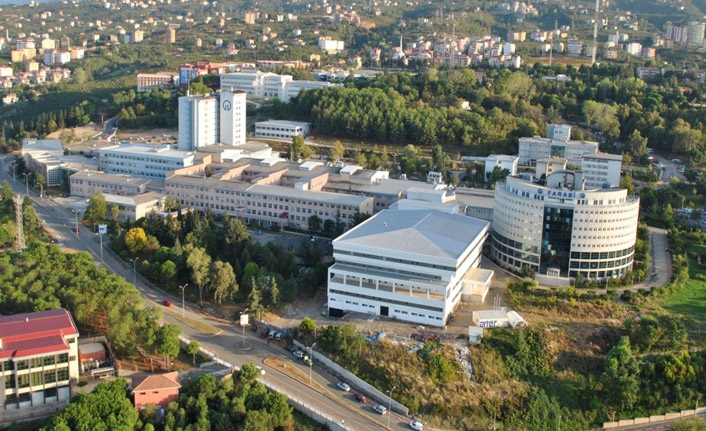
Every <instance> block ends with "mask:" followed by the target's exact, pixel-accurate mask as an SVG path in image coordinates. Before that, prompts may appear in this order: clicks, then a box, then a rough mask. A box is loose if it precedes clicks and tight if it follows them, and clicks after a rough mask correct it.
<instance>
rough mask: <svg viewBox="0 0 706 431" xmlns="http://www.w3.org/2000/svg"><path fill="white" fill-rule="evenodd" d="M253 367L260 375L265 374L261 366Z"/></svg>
mask: <svg viewBox="0 0 706 431" xmlns="http://www.w3.org/2000/svg"><path fill="white" fill-rule="evenodd" d="M255 368H257V370H258V371H259V372H260V375H261V376H264V375H265V370H263V369H262V367H261V366H259V365H256V366H255Z"/></svg>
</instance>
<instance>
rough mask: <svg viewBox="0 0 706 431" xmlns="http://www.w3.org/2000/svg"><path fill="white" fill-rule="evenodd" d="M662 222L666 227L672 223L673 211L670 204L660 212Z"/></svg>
mask: <svg viewBox="0 0 706 431" xmlns="http://www.w3.org/2000/svg"><path fill="white" fill-rule="evenodd" d="M662 220H664V222H665V223H666V224H667V225H671V224H672V223H673V222H674V209H672V205H671V204H667V205H666V206H665V207H664V211H663V212H662Z"/></svg>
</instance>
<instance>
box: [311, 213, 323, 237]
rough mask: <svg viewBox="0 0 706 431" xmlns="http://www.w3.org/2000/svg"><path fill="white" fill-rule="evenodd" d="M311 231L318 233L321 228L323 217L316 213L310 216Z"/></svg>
mask: <svg viewBox="0 0 706 431" xmlns="http://www.w3.org/2000/svg"><path fill="white" fill-rule="evenodd" d="M308 224H309V232H311V233H316V232H318V231H320V230H321V219H320V218H319V216H317V215H316V214H314V215H312V216H309V219H308Z"/></svg>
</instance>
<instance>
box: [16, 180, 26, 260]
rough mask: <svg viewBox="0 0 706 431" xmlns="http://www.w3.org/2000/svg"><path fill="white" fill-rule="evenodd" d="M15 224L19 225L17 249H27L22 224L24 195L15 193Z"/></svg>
mask: <svg viewBox="0 0 706 431" xmlns="http://www.w3.org/2000/svg"><path fill="white" fill-rule="evenodd" d="M15 225H16V226H17V249H18V250H24V249H25V232H24V226H23V225H22V195H21V194H19V193H18V194H16V195H15Z"/></svg>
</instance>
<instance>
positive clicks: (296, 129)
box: [255, 121, 311, 139]
mask: <svg viewBox="0 0 706 431" xmlns="http://www.w3.org/2000/svg"><path fill="white" fill-rule="evenodd" d="M310 128H311V123H300V122H294V121H260V122H257V123H255V136H257V137H260V138H273V139H292V138H294V137H295V136H302V137H304V136H306V135H307V134H308V133H309V130H310Z"/></svg>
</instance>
